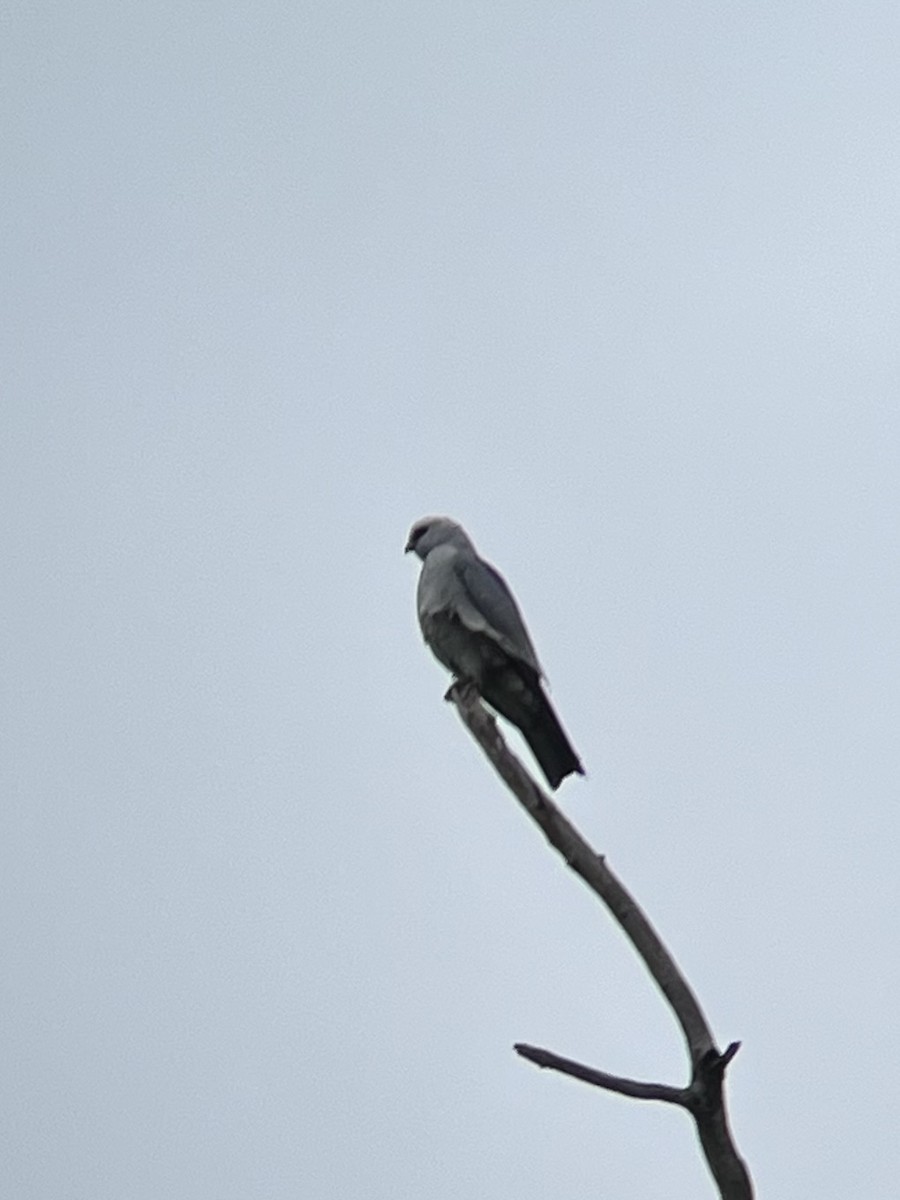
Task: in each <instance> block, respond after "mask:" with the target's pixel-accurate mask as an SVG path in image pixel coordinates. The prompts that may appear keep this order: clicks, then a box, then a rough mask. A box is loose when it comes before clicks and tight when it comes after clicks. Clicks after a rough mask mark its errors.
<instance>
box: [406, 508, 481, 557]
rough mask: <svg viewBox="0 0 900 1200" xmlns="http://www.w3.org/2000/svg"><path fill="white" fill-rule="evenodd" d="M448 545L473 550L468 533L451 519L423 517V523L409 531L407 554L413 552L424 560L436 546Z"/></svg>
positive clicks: (420, 522)
mask: <svg viewBox="0 0 900 1200" xmlns="http://www.w3.org/2000/svg"><path fill="white" fill-rule="evenodd" d="M446 544H450V545H456V546H459V547H465V548H466V549H471V548H472V543H471V542H470V541H469V539H468V537H467V535H466V531H465V530H464V529H463V527H462V526H461V525H457V523H456V522H455V521H451V520H450V518H449V517H423V518H422V519H421V521H416V523H415V525H413V527H412V529H411V530H410V531H409V538H408V539H407V542H406V546H405V553H406V554H409V552H410V550H412V551H413V553H414V554H418V556H419V558H421V559H424V558H425V556H426V555H427V554H429V553H430V551H432V550H433V549H434V548H435V546H443V545H446Z"/></svg>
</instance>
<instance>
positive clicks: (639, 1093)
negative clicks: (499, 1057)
mask: <svg viewBox="0 0 900 1200" xmlns="http://www.w3.org/2000/svg"><path fill="white" fill-rule="evenodd" d="M513 1050H515V1051H516V1053H517V1054H521V1056H522V1058H527V1059H528V1061H529V1062H533V1063H534V1064H535V1066H538V1067H549V1068H551V1069H552V1070H554V1071H561V1072H562V1073H563V1075H571V1076H572V1077H573V1079H580V1080H582V1082H584V1083H592V1084H593V1085H594V1087H600V1088H606V1090H607V1091H608V1092H618V1093H619V1094H620V1095H622V1096H631V1097H632V1099H634V1100H663V1101H665V1102H666V1103H667V1104H678V1105H680V1106H681V1107H682V1108H689V1107H690V1104H689V1089H688V1088H676V1087H670V1086H669V1084H667V1083H642V1082H641V1081H640V1080H639V1079H625V1078H624V1077H623V1076H621V1075H608V1074H607V1073H606V1071H598V1070H596V1069H595V1068H594V1067H586V1066H585V1065H584V1063H579V1062H574V1061H573V1060H572V1059H571V1058H562V1057H561V1055H559V1054H554V1053H553V1051H552V1050H542V1049H541V1048H540V1047H539V1046H528V1045H526V1044H525V1043H524V1042H516V1044H515V1045H514V1046H513Z"/></svg>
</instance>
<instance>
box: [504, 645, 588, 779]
mask: <svg viewBox="0 0 900 1200" xmlns="http://www.w3.org/2000/svg"><path fill="white" fill-rule="evenodd" d="M481 694H482V696H483V697H484V699H485V700H487V702H488V704H490V705H491V707H492V708H495V709H496V710H497V712H498V713H500V715H501V716H502V717H506V719H507V721H511V722H512V723H513V725H515V726H516V727H517V728H518V729H519V731H520V732H521V734H522V736H523V737H524V739H525V741H526V742H527V743H528V745H529V746H530V748H531V753H532V754H533V755H534V757H535V758H536V759H537V761H538V763H539V764H540V768H541V770H542V771H543V772H544V775H545V776H546V777H547V782H548V783H549V784H550V786H551V788H553V790H554V791H555V790H556V789H557V788H558V787H559V785H560V784H561V783H562V781H563V780H564V779H565V777H566V776H567V775H574V774H577V775H583V774H584V767H583V766H582V765H581V762H580V761H579V758H578V755H577V754H576V753H575V751H574V750H573V749H572V744H571V742H570V741H569V739H568V737H566V733H565V730H564V729H563V727H562V725H560V723H559V717H557V715H556V713H555V712H554V711H553V706H552V705H551V703H550V701H549V700H548V699H547V697H546V696H545V695H544V689H543V688H542V687H541V681H540V679H539V677H538V675H537V673H536V672H534V671H532V670H531V668H530V667H527V666H526V665H525V664H522V663H516V664H515V665H513V664H512V663H510V662H509V661H507V662H506V663H505V664H504V666H503V668H502V669H501V670H498V671H494V672H491V673H489V674H487V675H486V677H485V678H484V679H483V680H482V686H481Z"/></svg>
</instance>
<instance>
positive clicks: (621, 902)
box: [446, 683, 753, 1200]
mask: <svg viewBox="0 0 900 1200" xmlns="http://www.w3.org/2000/svg"><path fill="white" fill-rule="evenodd" d="M446 699H448V700H451V701H452V702H453V703H454V704H455V705H456V708H457V711H458V712H459V715H460V717H461V718H462V720H463V722H464V723H465V725H466V726H467V728H468V729H469V731H470V733H471V734H472V736H473V737H474V738H475V740H476V741H477V742H478V744H479V745H480V746H481V748H482V750H484V752H485V754H486V755H487V757H488V759H489V760H490V762H491V763H492V765H493V766H494V768H495V770H496V771H497V773H498V774H499V775H500V777H501V779H503V781H504V783H506V785H507V787H508V788H509V789H510V791H511V792H512V793H513V795H514V796H515V797H516V799H517V800H518V801H519V803H520V804H521V805H522V807H523V808H524V809H525V811H526V812H527V813H528V815H529V816H530V817H531V818H532V819H533V820H534V821H535V822H536V823H537V825H538V826H539V827H540V829H541V830H542V832H543V834H544V836H545V837H546V839H547V841H548V842H549V843H550V845H551V846H553V847H554V849H555V850H557V851H558V852H559V853H560V854H561V855H562V857H563V858H564V859H565V861H566V863H567V865H568V866H569V867H571V869H572V870H573V871H575V873H576V874H577V875H579V876H580V878H581V879H582V880H583V881H584V882H585V883H586V884H587V886H588V887H589V888H590V889H591V890H592V891H593V892H594V893H595V894H596V895H597V896H599V897H600V899H601V900H602V901H603V903H604V904H605V905H606V907H607V908H608V909H609V911H610V913H611V914H612V916H613V917H614V918H615V920H616V921H617V922H618V923H619V925H620V926H621V928H622V930H623V932H624V933H625V935H626V936H627V937H628V939H629V940H630V942H631V944H632V945H633V946H634V948H635V950H636V951H637V952H638V954H639V955H640V956H641V958H642V959H643V961H644V964H645V965H646V967H647V970H648V971H649V972H650V974H651V976H652V977H653V979H654V980H655V981H656V984H657V986H658V987H659V989H660V991H661V992H662V993H663V995H664V996H665V998H666V1000H667V1001H668V1003H669V1005H670V1007H671V1009H672V1011H673V1013H674V1014H675V1017H676V1019H677V1021H678V1023H679V1025H680V1026H681V1029H682V1032H683V1034H684V1039H685V1042H686V1044H687V1050H688V1054H689V1056H690V1061H691V1082H690V1085H689V1086H688V1087H687V1088H674V1087H669V1086H667V1085H665V1084H654V1083H641V1082H639V1081H637V1080H633V1079H624V1078H622V1077H621V1076H617V1075H608V1074H607V1073H606V1072H604V1071H597V1070H595V1069H594V1068H592V1067H586V1066H584V1065H583V1064H581V1063H576V1062H573V1061H572V1060H571V1059H565V1058H561V1057H560V1056H559V1055H555V1054H553V1053H551V1052H550V1051H548V1050H540V1049H537V1048H535V1047H533V1046H525V1045H522V1044H520V1045H517V1046H516V1050H517V1051H518V1053H519V1054H521V1055H522V1057H524V1058H527V1059H529V1060H530V1061H531V1062H534V1063H536V1064H537V1065H538V1066H541V1067H549V1068H551V1069H553V1070H557V1071H561V1072H563V1073H564V1074H567V1075H571V1076H574V1077H575V1078H577V1079H581V1080H583V1081H584V1082H586V1083H591V1084H594V1085H595V1086H597V1087H601V1088H606V1089H607V1090H608V1091H614V1092H619V1093H621V1094H622V1095H626V1096H633V1097H635V1098H636V1099H643V1100H662V1101H664V1102H666V1103H669V1104H676V1105H678V1106H680V1107H682V1108H686V1109H688V1111H689V1112H690V1113H691V1115H692V1116H693V1118H694V1121H695V1123H696V1125H697V1133H698V1136H699V1138H700V1143H701V1146H702V1148H703V1152H704V1155H705V1157H706V1161H707V1163H708V1165H709V1168H710V1171H711V1172H712V1175H713V1178H714V1179H715V1181H716V1184H717V1186H718V1188H719V1194H720V1196H721V1197H722V1200H752V1197H753V1186H752V1184H751V1182H750V1176H749V1174H748V1172H747V1168H746V1166H745V1165H744V1163H743V1160H742V1159H741V1157H740V1155H739V1154H738V1152H737V1148H736V1147H735V1145H734V1141H733V1139H732V1137H731V1131H730V1129H729V1127H728V1117H727V1113H726V1107H725V1096H724V1091H723V1082H724V1076H725V1069H726V1067H727V1066H728V1064H729V1063H730V1062H731V1060H732V1059H733V1058H734V1056H735V1054H736V1053H737V1051H738V1049H739V1046H740V1043H739V1042H732V1043H731V1045H730V1046H729V1047H728V1048H727V1050H725V1052H724V1053H720V1051H719V1050H718V1049H717V1047H716V1044H715V1039H714V1038H713V1035H712V1030H711V1029H710V1027H709V1023H708V1021H707V1020H706V1017H705V1016H704V1014H703V1010H702V1008H701V1007H700V1004H699V1001H698V1000H697V997H696V996H695V995H694V993H693V991H692V989H691V987H690V985H689V984H688V982H687V980H686V979H685V977H684V975H683V974H682V973H681V971H680V970H679V968H678V966H677V964H676V962H675V960H674V958H673V957H672V955H671V954H670V953H669V951H668V950H667V949H666V947H665V945H664V944H663V942H662V940H661V938H660V937H659V934H658V933H657V932H656V930H655V929H654V928H653V926H652V925H651V923H650V921H649V920H648V918H647V916H646V915H645V913H644V912H643V911H642V909H641V908H640V906H639V905H638V903H637V901H636V900H635V899H634V897H633V896H632V895H631V893H630V892H629V891H628V889H627V888H626V887H625V885H624V884H623V883H622V882H621V880H619V879H618V878H617V877H616V875H614V874H613V872H612V871H611V870H610V868H609V867H608V866H607V865H606V860H605V859H604V858H603V856H602V855H600V854H597V853H596V852H595V851H594V850H593V849H592V847H591V846H590V845H589V843H588V842H587V841H585V839H584V838H583V837H582V836H581V834H580V833H579V832H578V830H577V829H576V828H575V826H574V825H572V823H571V822H570V821H569V820H567V818H566V817H565V816H563V814H562V812H561V811H560V810H559V809H558V808H557V807H556V805H555V804H554V803H553V801H552V800H551V799H550V797H549V796H548V795H547V794H546V793H545V792H544V791H543V790H542V789H541V788H540V787H539V786H538V785H537V783H535V781H534V780H533V779H532V778H531V776H530V775H529V774H528V772H527V771H526V770H525V768H524V767H523V766H522V764H521V762H519V760H518V759H517V758H516V757H515V755H513V754H512V753H511V752H510V750H509V749H508V747H507V745H506V742H505V741H504V740H503V736H502V735H501V733H500V730H499V729H498V728H497V722H496V721H495V720H494V718H493V717H492V716H491V715H490V714H489V713H488V712H487V711H486V709H485V708H484V706H483V705H482V703H481V700H480V698H479V696H478V694H477V692H476V691H475V689H474V688H472V687H471V685H466V684H460V683H455V684H453V686H452V687H451V688H450V690H449V691H448V693H447V696H446Z"/></svg>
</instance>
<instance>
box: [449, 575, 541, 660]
mask: <svg viewBox="0 0 900 1200" xmlns="http://www.w3.org/2000/svg"><path fill="white" fill-rule="evenodd" d="M453 569H454V573H455V575H456V577H457V579H458V581H459V584H460V585H461V587H460V591H459V593H458V594H457V595H456V596H455V608H456V615H457V616H458V617H459V619H460V621H462V623H463V624H464V625H465V626H466V627H467V628H468V629H471V630H472V631H473V632H475V633H484V634H487V636H488V637H491V638H493V639H494V640H495V641H496V642H497V643H498V645H500V646H502V648H503V649H504V650H506V652H507V653H508V654H511V655H512V656H513V657H514V658H518V659H519V660H520V661H522V662H524V663H527V664H528V666H530V667H532V668H533V670H534V671H536V672H537V674H538V675H542V674H543V672H542V671H541V665H540V663H539V662H538V658H537V655H536V654H535V651H534V646H533V645H532V644H531V638H530V637H529V636H528V630H527V629H526V628H525V622H524V621H523V620H522V614H521V613H520V612H519V606H518V605H517V604H516V601H515V599H514V597H513V594H512V592H511V591H510V590H509V587H508V586H507V584H506V580H505V579H504V578H503V576H502V575H501V574H500V573H499V572H498V571H496V570H494V568H493V567H492V566H491V565H490V563H486V562H484V561H483V559H480V558H478V557H477V555H474V554H473V555H467V554H456V555H455V556H454V559H453Z"/></svg>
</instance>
